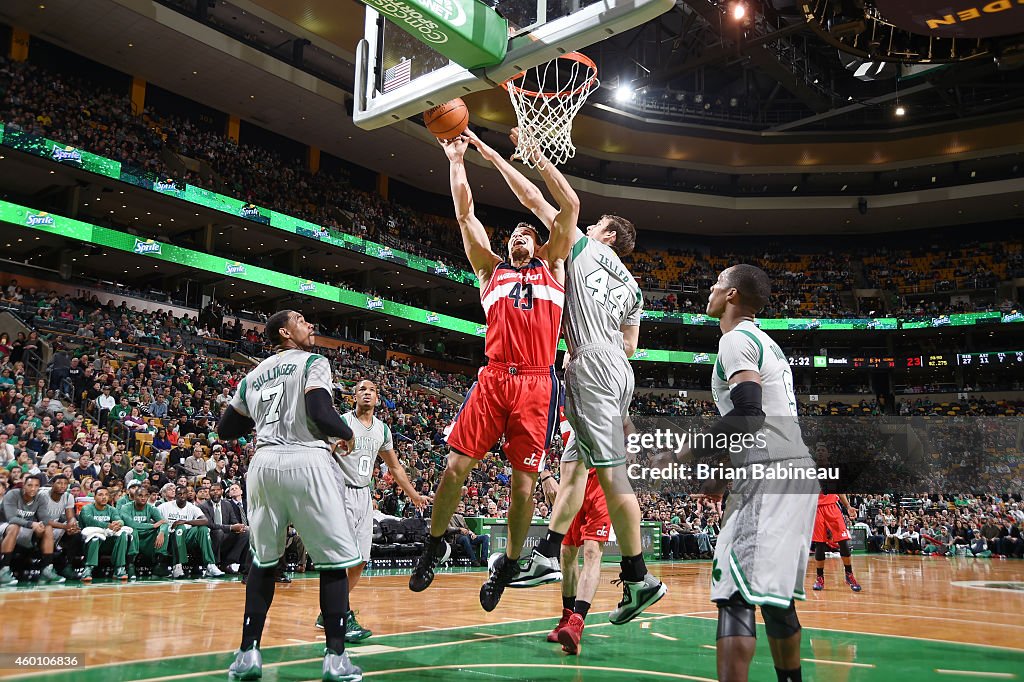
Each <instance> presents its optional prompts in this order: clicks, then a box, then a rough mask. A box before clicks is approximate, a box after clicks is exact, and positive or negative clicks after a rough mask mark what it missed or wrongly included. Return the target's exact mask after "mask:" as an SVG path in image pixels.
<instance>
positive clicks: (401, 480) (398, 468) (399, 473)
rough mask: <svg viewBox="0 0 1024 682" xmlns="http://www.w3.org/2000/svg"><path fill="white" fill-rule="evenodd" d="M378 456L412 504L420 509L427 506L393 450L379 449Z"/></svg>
mask: <svg viewBox="0 0 1024 682" xmlns="http://www.w3.org/2000/svg"><path fill="white" fill-rule="evenodd" d="M380 457H381V459H383V460H384V463H385V464H387V465H388V471H390V472H391V475H392V476H394V477H395V483H397V484H398V487H400V488H401V489H402V492H404V493H405V496H406V497H408V498H409V500H410V501H411V502H412V504H413V506H414V507H416V508H417V509H419V510H421V511H422V510H423V509H424V508H425V507H426V506H427V500H426V498H425V497H423V496H422V495H420V494H419V493H418V492H417V491H416V488H415V487H414V486H413V484H412V481H410V480H409V476H408V474H406V473H405V467H404V466H402V463H401V462H399V461H398V454H397V453H396V452H395V451H394V450H381V451H380Z"/></svg>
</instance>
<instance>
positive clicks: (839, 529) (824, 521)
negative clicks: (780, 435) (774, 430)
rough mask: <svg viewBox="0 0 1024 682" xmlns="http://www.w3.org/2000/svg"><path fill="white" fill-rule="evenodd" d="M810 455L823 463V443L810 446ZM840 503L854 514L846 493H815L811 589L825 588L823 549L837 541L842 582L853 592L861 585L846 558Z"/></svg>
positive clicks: (825, 454)
mask: <svg viewBox="0 0 1024 682" xmlns="http://www.w3.org/2000/svg"><path fill="white" fill-rule="evenodd" d="M814 459H815V461H816V462H817V464H818V466H825V465H826V464H827V463H828V451H827V449H826V448H825V446H824V445H823V444H821V443H818V445H817V446H815V450H814ZM827 486H828V482H827V481H823V482H822V487H823V488H825V487H827ZM840 503H842V505H843V508H844V509H845V510H846V513H847V514H849V516H850V518H852V519H855V518H857V512H856V510H854V508H853V505H851V504H850V500H848V499H847V497H846V495H843V494H841V493H827V492H822V493H821V494H819V495H818V514H817V516H815V517H814V534H813V535H812V536H811V544H812V545H813V546H814V559H815V563H816V564H817V576H816V577H815V578H814V590H815V591H821V590H823V589H825V549H826V547H827V546H828V545H830V544H838V545H839V556H840V557H842V559H843V569H844V570H845V571H846V584H847V585H849V586H850V589H851V590H853V591H854V592H860V591H861V586H860V583H858V582H857V578H855V577H854V575H853V564H852V562H851V559H850V554H851V552H850V532H849V531H848V530H847V529H846V519H844V518H843V513H842V511H840V509H839V504H840Z"/></svg>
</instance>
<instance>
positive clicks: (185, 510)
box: [156, 500, 206, 521]
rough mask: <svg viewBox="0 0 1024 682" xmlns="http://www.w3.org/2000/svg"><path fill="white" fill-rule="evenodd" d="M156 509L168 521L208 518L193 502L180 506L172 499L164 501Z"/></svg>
mask: <svg viewBox="0 0 1024 682" xmlns="http://www.w3.org/2000/svg"><path fill="white" fill-rule="evenodd" d="M156 509H157V511H158V512H160V513H161V514H162V515H163V517H164V518H165V519H167V520H168V521H195V520H196V519H203V518H206V515H205V514H203V510H202V509H200V508H199V507H197V506H196V505H194V504H192V503H191V502H186V503H185V506H184V507H179V506H178V503H177V502H175V501H174V500H171V501H170V502H164V503H163V504H161V505H160V506H159V507H157V508H156Z"/></svg>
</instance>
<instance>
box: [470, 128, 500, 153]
mask: <svg viewBox="0 0 1024 682" xmlns="http://www.w3.org/2000/svg"><path fill="white" fill-rule="evenodd" d="M462 137H464V138H466V140H467V141H468V142H469V144H471V145H473V146H474V147H476V150H477V151H478V152H480V154H481V155H482V156H483V157H484V158H485V159H486V158H489V157H490V156H491V155H493V154H495V153H496V152H495V151H494V149H493V148H492V147H491V146H490V145H489V144H487V143H486V142H484V141H483V140H481V139H480V136H479V135H477V134H476V133H474V132H473V131H472V130H470V129H469V128H466V131H465V132H464V133H462Z"/></svg>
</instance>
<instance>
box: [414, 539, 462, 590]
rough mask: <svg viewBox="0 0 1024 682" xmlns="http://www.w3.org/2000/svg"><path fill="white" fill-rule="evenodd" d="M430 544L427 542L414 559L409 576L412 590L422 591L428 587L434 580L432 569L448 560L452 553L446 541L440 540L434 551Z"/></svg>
mask: <svg viewBox="0 0 1024 682" xmlns="http://www.w3.org/2000/svg"><path fill="white" fill-rule="evenodd" d="M430 544H431V543H429V542H428V543H427V546H426V548H424V550H423V554H420V558H419V559H417V560H416V568H414V569H412V575H410V576H409V589H410V590H412V591H413V592H422V591H423V590H425V589H427V588H428V587H430V583H432V582H434V569H435V568H437V567H438V566H440V565H441V564H443V563H444V562H446V561H448V558H449V557H450V556H451V555H452V548H451V545H449V544H448V543H447V542H444V541H443V540H442V541H441V542H440V543H439V544H438V546H437V547H436V548H435V550H434V552H432V551H431V549H430ZM435 552H439V553H435Z"/></svg>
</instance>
